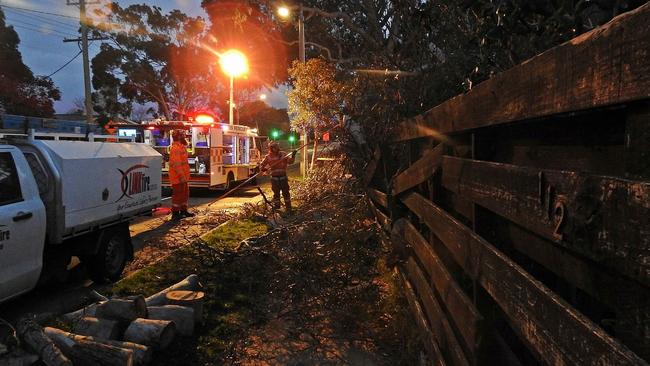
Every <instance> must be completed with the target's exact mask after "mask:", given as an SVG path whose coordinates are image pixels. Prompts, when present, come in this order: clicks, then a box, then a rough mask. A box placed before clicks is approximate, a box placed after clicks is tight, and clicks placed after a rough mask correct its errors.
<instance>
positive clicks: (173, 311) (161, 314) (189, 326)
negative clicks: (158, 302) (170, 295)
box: [149, 305, 194, 336]
mask: <svg viewBox="0 0 650 366" xmlns="http://www.w3.org/2000/svg"><path fill="white" fill-rule="evenodd" d="M149 319H154V320H171V321H173V322H174V324H175V325H176V330H178V333H180V334H181V335H184V336H191V335H192V334H194V309H193V308H190V307H185V306H178V305H164V306H152V307H150V308H149Z"/></svg>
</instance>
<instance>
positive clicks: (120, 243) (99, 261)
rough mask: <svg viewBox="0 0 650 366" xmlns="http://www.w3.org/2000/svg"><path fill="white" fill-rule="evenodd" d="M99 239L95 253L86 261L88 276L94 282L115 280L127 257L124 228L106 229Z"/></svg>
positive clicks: (118, 277) (127, 250) (117, 278)
mask: <svg viewBox="0 0 650 366" xmlns="http://www.w3.org/2000/svg"><path fill="white" fill-rule="evenodd" d="M126 232H127V233H128V231H126ZM101 240H102V242H101V243H100V245H99V250H98V251H97V254H95V255H93V256H92V257H91V258H90V261H89V263H88V265H89V268H88V270H89V272H90V277H91V278H92V279H93V280H94V281H96V282H105V281H106V280H109V281H111V282H114V281H117V280H119V279H120V276H122V271H123V270H124V267H125V266H126V262H127V260H128V258H129V245H128V238H127V237H126V235H125V233H124V230H120V229H119V228H115V229H108V230H107V231H106V232H105V233H104V235H103V237H102V239H101Z"/></svg>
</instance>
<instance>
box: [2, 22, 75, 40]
mask: <svg viewBox="0 0 650 366" xmlns="http://www.w3.org/2000/svg"><path fill="white" fill-rule="evenodd" d="M11 26H12V27H16V28H20V29H26V30H30V31H32V32H38V33H42V34H45V35H47V36H54V37H57V38H65V37H67V36H64V35H61V34H57V33H52V32H46V31H44V30H42V29H34V28H30V27H26V26H24V25H19V24H12V25H11Z"/></svg>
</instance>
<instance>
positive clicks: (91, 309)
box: [61, 302, 102, 323]
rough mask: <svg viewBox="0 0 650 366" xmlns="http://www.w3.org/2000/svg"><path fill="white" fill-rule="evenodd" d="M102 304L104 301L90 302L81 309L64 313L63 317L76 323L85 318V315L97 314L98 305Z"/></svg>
mask: <svg viewBox="0 0 650 366" xmlns="http://www.w3.org/2000/svg"><path fill="white" fill-rule="evenodd" d="M100 304H102V302H99V303H94V304H90V305H88V306H86V307H83V308H81V309H79V310H75V311H73V312H71V313H67V314H63V315H62V316H61V317H62V318H63V319H64V320H66V321H68V322H70V323H75V322H78V321H79V319H81V318H83V317H84V316H95V312H96V311H97V306H99V305H100Z"/></svg>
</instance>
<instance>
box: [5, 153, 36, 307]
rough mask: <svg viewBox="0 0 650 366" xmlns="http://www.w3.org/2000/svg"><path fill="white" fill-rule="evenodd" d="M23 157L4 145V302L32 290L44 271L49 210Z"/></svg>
mask: <svg viewBox="0 0 650 366" xmlns="http://www.w3.org/2000/svg"><path fill="white" fill-rule="evenodd" d="M30 171H31V170H30V168H29V164H28V162H27V160H26V158H25V156H24V155H23V153H22V152H21V151H20V150H19V149H18V148H16V147H13V146H2V145H0V301H2V300H3V299H6V298H9V297H13V296H17V295H20V294H22V293H24V292H27V291H29V290H31V289H32V288H33V287H34V286H35V285H36V283H37V281H38V278H39V276H40V274H41V269H42V267H43V250H44V245H45V221H46V217H45V206H44V204H43V201H42V200H41V198H40V196H39V191H38V186H37V184H36V180H35V179H34V176H33V175H32V174H31V173H30Z"/></svg>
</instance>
